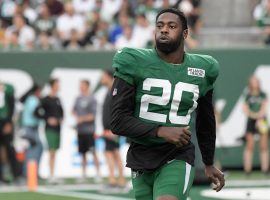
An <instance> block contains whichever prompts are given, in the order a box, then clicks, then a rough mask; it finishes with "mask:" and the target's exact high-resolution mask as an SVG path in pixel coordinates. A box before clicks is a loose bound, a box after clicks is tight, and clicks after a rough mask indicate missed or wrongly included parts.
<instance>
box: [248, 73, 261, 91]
mask: <svg viewBox="0 0 270 200" xmlns="http://www.w3.org/2000/svg"><path fill="white" fill-rule="evenodd" d="M249 88H250V89H251V90H259V89H260V83H259V80H258V79H257V78H256V77H254V76H253V77H251V78H250V79H249Z"/></svg>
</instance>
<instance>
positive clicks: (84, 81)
mask: <svg viewBox="0 0 270 200" xmlns="http://www.w3.org/2000/svg"><path fill="white" fill-rule="evenodd" d="M81 83H84V84H86V85H87V87H89V86H90V81H89V80H86V79H83V80H81Z"/></svg>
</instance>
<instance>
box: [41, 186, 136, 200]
mask: <svg viewBox="0 0 270 200" xmlns="http://www.w3.org/2000/svg"><path fill="white" fill-rule="evenodd" d="M38 193H42V194H51V195H57V196H65V197H75V198H81V199H88V200H133V199H131V198H125V197H112V196H106V195H100V194H92V193H89V192H87V193H86V192H70V191H61V190H53V189H45V188H40V189H39V190H38Z"/></svg>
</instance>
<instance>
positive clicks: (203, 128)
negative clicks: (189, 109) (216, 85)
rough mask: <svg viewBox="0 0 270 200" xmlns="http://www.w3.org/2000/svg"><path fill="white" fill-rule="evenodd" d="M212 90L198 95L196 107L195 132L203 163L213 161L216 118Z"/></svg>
mask: <svg viewBox="0 0 270 200" xmlns="http://www.w3.org/2000/svg"><path fill="white" fill-rule="evenodd" d="M212 97H213V90H210V91H209V92H207V93H206V95H205V96H203V97H200V98H199V100H198V107H197V118H196V134H197V139H198V144H199V147H200V150H201V154H202V159H203V162H204V164H205V165H212V164H213V163H214V154H215V145H216V120H215V114H214V106H213V102H212Z"/></svg>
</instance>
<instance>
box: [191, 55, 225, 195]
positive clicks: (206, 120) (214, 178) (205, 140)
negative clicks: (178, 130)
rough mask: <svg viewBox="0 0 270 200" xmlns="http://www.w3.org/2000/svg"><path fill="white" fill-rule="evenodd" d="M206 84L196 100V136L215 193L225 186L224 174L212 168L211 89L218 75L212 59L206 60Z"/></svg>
mask: <svg viewBox="0 0 270 200" xmlns="http://www.w3.org/2000/svg"><path fill="white" fill-rule="evenodd" d="M207 60H208V61H209V66H207V68H206V69H207V75H206V79H207V83H208V87H207V89H206V90H205V92H204V93H203V95H202V96H201V97H200V98H199V100H198V107H197V118H196V134H197V139H198V144H199V147H200V150H201V154H202V158H203V162H204V164H205V174H206V176H207V177H208V178H209V179H210V180H211V182H212V183H213V184H214V185H215V187H214V188H213V189H214V190H216V191H217V192H218V191H220V190H221V189H222V188H223V186H224V185H225V179H224V174H223V173H222V172H221V171H220V170H219V169H217V168H216V167H215V166H214V154H215V145H216V119H215V110H214V106H213V88H214V84H215V81H216V79H217V77H218V74H219V63H218V61H217V60H215V59H214V58H213V57H211V56H209V57H208V58H207Z"/></svg>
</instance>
